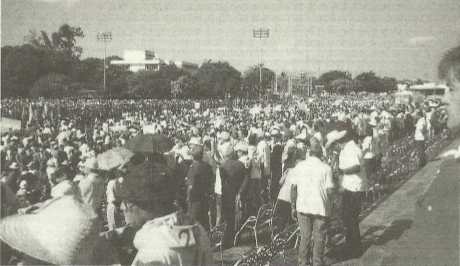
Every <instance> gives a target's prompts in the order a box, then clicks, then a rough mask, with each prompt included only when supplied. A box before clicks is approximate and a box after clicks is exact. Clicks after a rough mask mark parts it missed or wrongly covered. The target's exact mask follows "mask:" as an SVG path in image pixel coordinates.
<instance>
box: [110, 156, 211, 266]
mask: <svg viewBox="0 0 460 266" xmlns="http://www.w3.org/2000/svg"><path fill="white" fill-rule="evenodd" d="M172 174H173V173H172V171H171V169H170V168H169V167H167V166H166V165H164V164H161V163H156V162H151V161H146V162H144V163H142V164H140V165H137V166H135V167H134V168H133V169H132V170H131V171H130V172H129V173H128V174H127V176H126V178H125V179H124V181H123V183H122V184H121V186H120V188H119V189H118V190H117V192H116V194H117V195H118V197H119V198H120V199H121V201H122V203H121V209H122V210H123V212H124V214H125V219H126V222H127V223H128V226H127V227H126V228H125V229H124V231H128V232H129V229H131V231H134V232H135V236H134V239H133V240H132V243H133V245H134V248H135V250H137V254H136V255H135V257H134V260H133V261H132V263H131V262H129V263H131V264H132V265H152V266H153V265H192V264H193V265H212V264H213V258H212V250H211V244H210V241H209V238H208V237H207V235H206V232H205V230H204V229H203V227H202V226H201V225H200V224H199V223H198V222H196V221H195V220H194V219H192V218H190V217H189V216H187V215H185V214H183V213H182V212H181V211H176V208H175V206H174V200H175V190H176V189H177V188H176V183H175V182H174V180H173V179H172V178H171V177H172ZM123 235H125V234H124V232H123V234H120V235H119V234H115V233H114V232H113V231H109V232H108V233H107V236H108V237H109V238H111V240H112V243H114V244H115V245H117V244H123V243H122V242H123Z"/></svg>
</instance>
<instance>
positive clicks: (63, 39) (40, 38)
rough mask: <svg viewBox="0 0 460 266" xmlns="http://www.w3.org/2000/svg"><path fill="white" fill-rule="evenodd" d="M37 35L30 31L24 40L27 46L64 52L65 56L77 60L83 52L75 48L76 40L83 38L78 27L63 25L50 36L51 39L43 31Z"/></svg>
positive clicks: (78, 47)
mask: <svg viewBox="0 0 460 266" xmlns="http://www.w3.org/2000/svg"><path fill="white" fill-rule="evenodd" d="M40 33H41V34H40V35H39V34H37V32H36V31H35V30H31V31H30V32H29V35H27V36H26V39H27V41H28V43H29V44H31V45H32V46H34V47H36V48H39V47H45V48H48V49H51V50H58V51H64V52H65V53H66V54H68V55H71V56H73V57H76V58H79V57H80V56H81V54H82V52H83V49H82V48H81V46H76V43H77V40H76V38H83V37H84V34H83V31H82V29H81V28H80V27H71V26H69V24H63V25H61V26H60V27H59V30H58V31H57V32H54V33H52V34H51V38H50V37H49V36H48V34H47V33H46V32H45V31H41V32H40Z"/></svg>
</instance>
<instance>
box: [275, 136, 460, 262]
mask: <svg viewBox="0 0 460 266" xmlns="http://www.w3.org/2000/svg"><path fill="white" fill-rule="evenodd" d="M459 145H460V139H457V140H455V141H454V142H453V143H452V144H451V145H450V146H449V148H448V149H450V148H452V147H458V146H459ZM438 171H439V172H438ZM459 178H460V164H459V163H456V162H455V161H453V160H443V161H435V162H431V163H429V164H428V165H427V166H426V167H424V168H423V169H421V170H420V171H419V172H418V173H416V174H415V175H414V176H413V177H412V178H411V179H410V180H409V181H407V182H406V183H405V184H404V185H403V186H401V187H400V188H399V189H398V190H397V191H396V192H395V193H393V195H391V196H390V197H389V198H388V199H387V200H385V201H384V202H383V203H382V204H381V205H380V206H379V207H378V208H377V209H375V210H374V211H373V212H372V213H371V214H370V215H369V216H367V217H366V218H365V219H364V220H363V221H362V222H361V224H360V227H361V234H362V237H363V244H364V247H365V252H364V254H363V255H362V256H361V257H360V258H357V259H352V260H345V261H344V260H343V258H342V257H341V256H340V255H339V254H340V253H341V250H342V249H343V241H342V243H340V244H339V245H338V246H337V247H336V248H334V249H333V250H331V251H330V252H329V253H328V256H327V258H326V260H325V261H326V265H337V266H344V265H372V266H374V265H382V266H387V265H418V266H420V265H436V266H437V265H449V266H452V265H460V264H459V225H460V223H459V216H460V213H459V203H460V201H459V195H460V180H459ZM296 255H297V254H296V252H293V253H292V254H291V255H290V256H288V258H287V261H286V262H285V263H283V262H281V261H277V262H276V263H274V265H287V264H288V265H296Z"/></svg>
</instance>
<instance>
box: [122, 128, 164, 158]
mask: <svg viewBox="0 0 460 266" xmlns="http://www.w3.org/2000/svg"><path fill="white" fill-rule="evenodd" d="M172 147H173V144H172V142H171V140H169V139H168V138H166V137H164V136H162V135H160V134H157V133H155V134H139V135H137V136H135V137H134V138H132V139H130V140H128V142H126V144H125V148H127V149H128V150H131V151H133V152H145V153H154V152H158V153H164V152H166V151H169V150H171V148H172Z"/></svg>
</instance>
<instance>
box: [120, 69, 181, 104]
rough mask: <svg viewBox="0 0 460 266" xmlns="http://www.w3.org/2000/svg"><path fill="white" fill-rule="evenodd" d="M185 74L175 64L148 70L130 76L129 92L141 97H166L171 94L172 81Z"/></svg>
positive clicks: (128, 82)
mask: <svg viewBox="0 0 460 266" xmlns="http://www.w3.org/2000/svg"><path fill="white" fill-rule="evenodd" d="M183 75H185V71H184V70H182V69H179V68H177V67H176V66H175V65H168V66H163V67H161V68H160V70H159V71H154V70H147V71H140V72H138V73H135V74H132V75H129V76H128V80H127V84H128V88H129V90H130V91H129V92H130V93H132V94H134V95H136V96H139V97H149V98H157V99H164V98H169V97H170V96H171V81H175V80H177V79H178V78H179V77H180V76H183Z"/></svg>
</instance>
